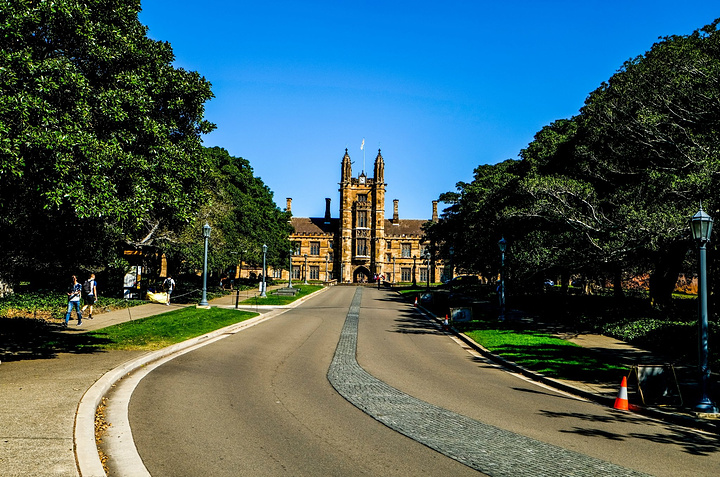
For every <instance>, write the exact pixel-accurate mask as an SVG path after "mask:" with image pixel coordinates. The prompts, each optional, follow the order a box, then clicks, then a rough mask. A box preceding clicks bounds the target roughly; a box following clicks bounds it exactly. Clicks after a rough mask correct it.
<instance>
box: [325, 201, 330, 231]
mask: <svg viewBox="0 0 720 477" xmlns="http://www.w3.org/2000/svg"><path fill="white" fill-rule="evenodd" d="M325 223H326V224H329V223H330V199H329V198H327V197H326V198H325Z"/></svg>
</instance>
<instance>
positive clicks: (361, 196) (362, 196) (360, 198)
mask: <svg viewBox="0 0 720 477" xmlns="http://www.w3.org/2000/svg"><path fill="white" fill-rule="evenodd" d="M357 197H358V202H362V203H365V202H367V194H358V196H357Z"/></svg>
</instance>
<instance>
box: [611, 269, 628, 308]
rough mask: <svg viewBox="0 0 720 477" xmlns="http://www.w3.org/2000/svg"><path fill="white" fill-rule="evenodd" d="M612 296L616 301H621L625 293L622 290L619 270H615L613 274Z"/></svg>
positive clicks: (620, 271)
mask: <svg viewBox="0 0 720 477" xmlns="http://www.w3.org/2000/svg"><path fill="white" fill-rule="evenodd" d="M613 296H614V297H615V299H617V300H622V299H623V298H624V297H625V292H624V291H623V288H622V270H621V269H620V268H617V269H615V273H614V274H613Z"/></svg>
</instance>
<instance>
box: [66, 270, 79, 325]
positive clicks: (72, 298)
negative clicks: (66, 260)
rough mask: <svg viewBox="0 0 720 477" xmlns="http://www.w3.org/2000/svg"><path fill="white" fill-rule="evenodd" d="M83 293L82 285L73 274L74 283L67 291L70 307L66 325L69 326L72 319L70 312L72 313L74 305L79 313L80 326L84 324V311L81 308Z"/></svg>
mask: <svg viewBox="0 0 720 477" xmlns="http://www.w3.org/2000/svg"><path fill="white" fill-rule="evenodd" d="M81 293H82V286H81V285H80V284H79V283H78V281H77V277H76V276H75V275H73V276H72V283H71V284H70V287H69V288H68V291H67V296H68V307H67V313H66V314H65V327H67V325H68V322H69V321H70V314H71V313H72V309H73V307H74V308H75V311H76V313H77V319H78V322H77V324H78V326H80V325H82V311H81V310H80V294H81Z"/></svg>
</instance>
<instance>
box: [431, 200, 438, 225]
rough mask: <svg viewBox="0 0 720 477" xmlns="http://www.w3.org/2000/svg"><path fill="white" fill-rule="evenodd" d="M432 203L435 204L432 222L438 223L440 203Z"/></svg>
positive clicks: (435, 201)
mask: <svg viewBox="0 0 720 477" xmlns="http://www.w3.org/2000/svg"><path fill="white" fill-rule="evenodd" d="M432 202H433V216H432V221H433V222H437V221H438V214H437V203H438V201H437V200H433V201H432Z"/></svg>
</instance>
